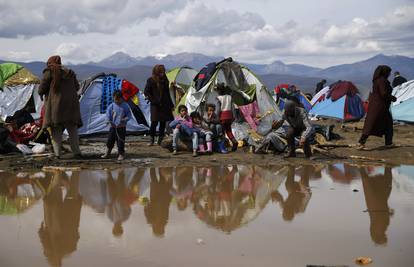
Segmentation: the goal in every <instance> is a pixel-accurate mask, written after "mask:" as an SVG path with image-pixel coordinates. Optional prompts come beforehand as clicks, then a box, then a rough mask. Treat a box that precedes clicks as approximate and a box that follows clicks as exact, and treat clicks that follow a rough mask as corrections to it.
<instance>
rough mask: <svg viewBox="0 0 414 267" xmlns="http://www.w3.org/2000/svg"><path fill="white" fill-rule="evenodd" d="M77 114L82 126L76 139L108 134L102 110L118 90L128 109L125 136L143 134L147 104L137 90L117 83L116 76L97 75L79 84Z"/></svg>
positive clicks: (124, 83) (122, 82)
mask: <svg viewBox="0 0 414 267" xmlns="http://www.w3.org/2000/svg"><path fill="white" fill-rule="evenodd" d="M80 88H81V89H80V92H79V93H80V101H79V104H80V110H81V117H82V122H83V126H82V127H81V128H79V129H78V133H79V135H90V134H96V133H103V132H107V131H108V130H109V125H108V124H107V120H106V116H105V113H106V108H107V107H108V106H109V105H110V104H111V103H112V93H113V92H114V91H115V90H121V92H122V95H123V98H124V99H125V100H126V103H127V104H128V105H129V106H130V108H131V111H132V114H133V116H132V119H131V120H130V121H129V122H128V124H127V131H128V132H146V131H148V129H149V128H148V123H149V122H150V121H151V120H150V110H149V104H148V103H147V101H146V100H145V96H144V94H143V93H142V92H140V91H139V89H138V88H137V87H136V86H135V85H133V84H132V83H130V82H128V81H127V80H123V79H120V78H118V77H117V76H116V74H105V73H99V74H97V75H95V76H93V77H91V78H89V79H87V80H85V81H83V82H82V83H81V86H80Z"/></svg>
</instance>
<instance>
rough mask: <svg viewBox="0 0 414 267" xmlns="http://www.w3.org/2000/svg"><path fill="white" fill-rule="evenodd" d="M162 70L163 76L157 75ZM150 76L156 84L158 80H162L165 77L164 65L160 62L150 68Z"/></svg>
mask: <svg viewBox="0 0 414 267" xmlns="http://www.w3.org/2000/svg"><path fill="white" fill-rule="evenodd" d="M162 70H163V71H164V75H163V77H160V76H159V73H160V72H161V71H162ZM152 78H153V79H154V80H155V81H156V82H157V84H159V83H160V82H162V81H164V80H165V79H167V77H166V75H165V66H164V65H162V64H157V65H155V66H154V68H153V69H152Z"/></svg>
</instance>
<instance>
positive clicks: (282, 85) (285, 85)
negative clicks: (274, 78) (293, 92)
mask: <svg viewBox="0 0 414 267" xmlns="http://www.w3.org/2000/svg"><path fill="white" fill-rule="evenodd" d="M282 88H283V89H286V90H287V89H288V88H289V84H287V83H281V84H279V85H278V86H276V87H275V94H277V95H279V94H280V93H282Z"/></svg>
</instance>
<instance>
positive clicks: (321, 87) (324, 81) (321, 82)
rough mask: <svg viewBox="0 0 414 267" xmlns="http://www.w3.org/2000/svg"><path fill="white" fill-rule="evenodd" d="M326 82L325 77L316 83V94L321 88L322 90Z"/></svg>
mask: <svg viewBox="0 0 414 267" xmlns="http://www.w3.org/2000/svg"><path fill="white" fill-rule="evenodd" d="M325 84H326V80H325V79H323V80H321V81H320V82H318V83H317V84H316V89H315V95H316V94H317V93H318V92H319V91H320V90H322V89H323V88H324V87H325Z"/></svg>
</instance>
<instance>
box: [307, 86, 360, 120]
mask: <svg viewBox="0 0 414 267" xmlns="http://www.w3.org/2000/svg"><path fill="white" fill-rule="evenodd" d="M311 103H312V105H313V106H312V109H311V110H310V111H309V114H310V115H312V116H315V117H319V118H333V119H338V120H341V121H357V120H360V119H362V118H363V117H364V116H365V109H364V103H363V101H362V99H361V97H360V96H359V91H358V88H357V87H356V86H355V85H354V84H353V83H352V82H349V81H338V82H336V83H334V84H332V85H330V86H329V87H325V88H323V89H322V90H321V91H320V92H319V93H317V94H316V95H315V96H314V97H313V98H312V100H311Z"/></svg>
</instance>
